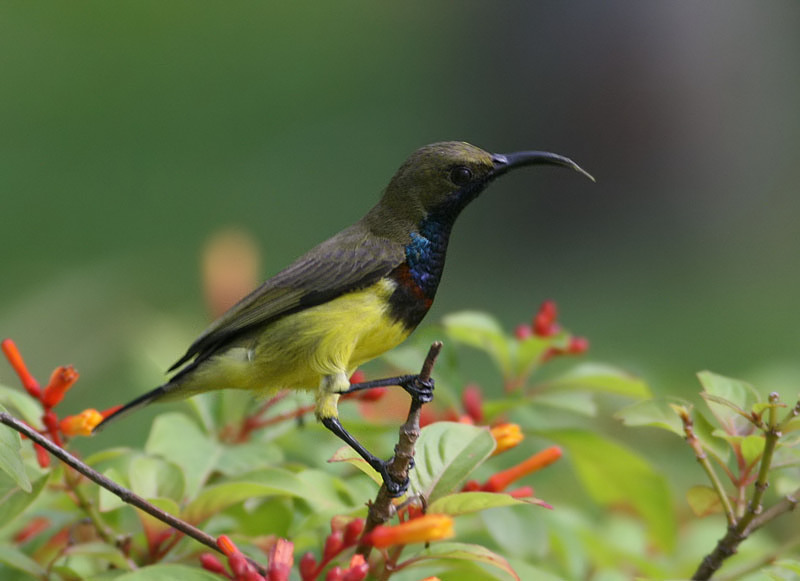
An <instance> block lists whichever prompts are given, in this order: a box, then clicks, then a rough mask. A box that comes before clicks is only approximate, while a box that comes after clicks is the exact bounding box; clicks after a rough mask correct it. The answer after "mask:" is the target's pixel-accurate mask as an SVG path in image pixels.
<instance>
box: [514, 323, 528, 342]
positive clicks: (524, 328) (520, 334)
mask: <svg viewBox="0 0 800 581" xmlns="http://www.w3.org/2000/svg"><path fill="white" fill-rule="evenodd" d="M514 336H515V337H516V338H517V339H519V340H520V341H524V340H525V339H527V338H528V337H531V336H533V329H532V328H531V326H530V325H526V324H524V323H521V324H519V325H517V326H516V328H515V329H514Z"/></svg>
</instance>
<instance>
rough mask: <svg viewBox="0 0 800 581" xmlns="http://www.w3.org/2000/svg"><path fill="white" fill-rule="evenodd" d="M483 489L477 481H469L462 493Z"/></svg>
mask: <svg viewBox="0 0 800 581" xmlns="http://www.w3.org/2000/svg"><path fill="white" fill-rule="evenodd" d="M480 489H481V485H480V484H479V483H478V481H477V480H468V481H467V483H466V484H464V487H463V488H462V489H461V492H476V491H478V490H480Z"/></svg>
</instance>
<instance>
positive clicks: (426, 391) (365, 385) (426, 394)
mask: <svg viewBox="0 0 800 581" xmlns="http://www.w3.org/2000/svg"><path fill="white" fill-rule="evenodd" d="M392 385H398V386H400V387H402V388H403V389H404V390H405V391H406V392H408V394H409V395H410V396H411V397H413V398H414V399H417V400H419V402H420V403H428V402H430V401H431V400H433V388H434V383H433V378H429V379H422V378H420V376H419V375H399V376H397V377H387V378H385V379H374V380H372V381H364V382H362V383H352V384H350V387H349V388H348V389H347V390H346V391H343V392H341V393H342V394H345V393H352V392H354V391H362V390H364V389H373V388H376V387H389V386H392Z"/></svg>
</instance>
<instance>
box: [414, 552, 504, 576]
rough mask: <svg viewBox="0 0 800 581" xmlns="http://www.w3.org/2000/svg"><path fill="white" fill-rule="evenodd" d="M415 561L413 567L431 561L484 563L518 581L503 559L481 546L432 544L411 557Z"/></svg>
mask: <svg viewBox="0 0 800 581" xmlns="http://www.w3.org/2000/svg"><path fill="white" fill-rule="evenodd" d="M412 559H413V560H414V561H415V562H414V564H413V565H411V566H413V567H417V566H419V565H423V564H425V561H428V560H431V559H457V560H464V561H472V562H476V563H484V564H487V565H491V566H493V567H496V568H498V569H500V570H501V571H503V572H504V573H505V574H506V575H507V576H508V578H509V579H514V580H515V581H520V579H519V576H517V574H516V572H514V569H512V568H511V565H509V564H508V561H506V560H505V559H504V558H503V557H501V556H500V555H498V554H497V553H494V552H492V551H490V550H489V549H487V548H486V547H482V546H481V545H471V544H468V543H433V544H431V546H430V547H428V548H427V549H423V550H422V551H420V552H419V553H417V554H416V555H414V556H413V557H412Z"/></svg>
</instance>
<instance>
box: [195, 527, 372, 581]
mask: <svg viewBox="0 0 800 581" xmlns="http://www.w3.org/2000/svg"><path fill="white" fill-rule="evenodd" d="M363 530H364V520H363V519H345V518H342V517H334V518H333V519H332V520H331V533H330V534H329V535H328V536H327V538H326V539H325V545H324V549H323V552H322V558H321V559H320V560H319V561H317V559H316V557H314V554H313V553H310V552H309V553H306V554H305V555H303V557H302V558H301V559H300V562H299V563H298V569H299V571H300V578H301V579H302V581H316V580H317V579H320V578H321V577H320V575H322V573H323V572H324V571H325V569H326V568H328V565H330V564H331V563H332V562H333V561H334V560H335V559H337V558H340V557H341V555H342V553H343V552H344V551H346V550H347V549H350V548H352V547H354V546H355V545H356V543H357V542H358V538H359V536H360V535H361V532H362V531H363ZM217 545H218V546H219V548H220V550H221V551H222V552H223V554H224V555H225V556H226V557H227V558H228V568H229V569H230V571H228V570H227V569H226V568H225V566H224V565H223V564H222V562H221V561H220V560H219V559H218V558H217V557H216V556H215V555H213V554H211V553H203V554H202V555H200V563H201V564H202V566H203V568H204V569H206V570H207V571H211V572H213V573H217V574H219V575H222V576H223V577H226V578H228V579H232V580H234V581H262V580H263V581H286V580H288V579H289V574H290V571H291V568H292V565H293V563H294V545H293V544H292V543H291V542H289V541H287V540H285V539H278V540H276V541H275V543H273V545H272V547H271V548H270V552H269V565H268V566H267V570H266V576H264V575H262V574H261V573H259V572H258V571H257V570H256V568H255V566H254V565H253V564H252V563H251V562H250V561H248V560H247V558H246V557H245V556H244V554H242V552H241V551H239V549H238V548H237V547H236V545H235V544H234V543H233V541H231V540H230V538H228V537H227V536H225V535H222V536H220V537H219V539H218V540H217ZM368 571H369V564H368V563H367V562H366V560H365V559H364V557H363V556H362V555H359V554H355V555H352V556H351V557H350V559H349V562H348V564H347V567H342V566H340V565H334V566H333V567H330V568H328V569H327V573H326V574H325V577H324V579H325V581H363V579H365V578H366V576H367V572H368Z"/></svg>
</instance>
